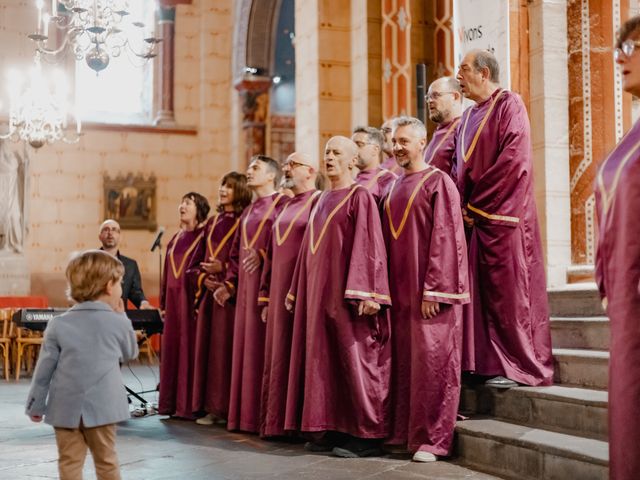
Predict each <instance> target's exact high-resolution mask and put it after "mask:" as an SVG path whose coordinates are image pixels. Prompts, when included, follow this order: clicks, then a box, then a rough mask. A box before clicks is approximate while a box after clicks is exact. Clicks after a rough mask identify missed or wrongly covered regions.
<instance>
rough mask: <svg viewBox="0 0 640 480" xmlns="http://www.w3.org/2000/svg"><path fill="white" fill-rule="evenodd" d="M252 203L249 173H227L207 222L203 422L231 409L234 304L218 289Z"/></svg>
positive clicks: (202, 274)
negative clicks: (221, 300)
mask: <svg viewBox="0 0 640 480" xmlns="http://www.w3.org/2000/svg"><path fill="white" fill-rule="evenodd" d="M250 203H251V191H250V190H249V188H248V187H247V177H245V176H244V175H242V174H241V173H237V172H231V173H228V174H226V175H225V176H224V177H223V178H222V183H221V185H220V190H219V201H218V211H217V212H216V214H215V215H214V216H213V217H211V218H210V219H209V222H208V223H207V226H206V227H205V232H204V238H203V241H204V244H205V245H204V249H205V261H204V262H202V263H200V266H199V268H198V271H197V272H196V273H197V274H198V291H197V293H196V297H197V298H196V302H200V303H199V307H198V321H197V327H196V340H195V341H196V347H195V371H194V381H193V411H194V412H202V411H205V412H207V415H205V416H204V417H202V418H199V419H198V420H197V423H199V424H201V425H211V424H212V423H214V421H215V420H216V419H218V420H224V421H226V419H227V414H228V412H229V384H230V382H231V347H232V345H233V316H234V314H235V306H234V305H233V304H231V303H227V304H225V306H223V307H221V306H220V305H218V304H217V303H216V302H215V301H214V299H213V292H214V291H215V289H216V288H217V287H218V286H219V285H220V283H221V282H222V281H224V277H225V275H226V270H227V266H228V262H229V250H230V249H231V242H232V240H233V235H234V234H235V232H236V230H237V229H238V225H239V224H240V215H241V214H242V212H243V210H244V209H245V208H246V207H247V205H249V204H250Z"/></svg>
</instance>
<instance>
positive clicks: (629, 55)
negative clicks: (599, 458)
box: [595, 16, 640, 480]
mask: <svg viewBox="0 0 640 480" xmlns="http://www.w3.org/2000/svg"><path fill="white" fill-rule="evenodd" d="M614 55H615V60H616V63H617V64H618V67H619V68H620V70H621V72H622V88H623V89H624V91H626V92H629V93H631V94H632V95H633V96H634V97H639V96H640V16H636V17H633V18H631V19H629V20H628V21H627V22H626V23H625V24H624V25H623V26H622V28H621V29H620V31H619V32H618V39H617V44H616V49H615V51H614ZM595 190H596V207H597V211H598V221H599V227H600V228H599V229H598V232H599V239H598V248H597V255H596V281H597V283H598V287H599V289H600V294H601V295H602V300H603V304H604V306H605V308H606V311H607V315H608V316H609V321H610V326H611V340H610V347H609V350H610V359H609V476H610V478H611V479H612V480H632V479H636V478H639V477H640V452H639V448H640V447H639V445H640V415H639V414H638V406H639V405H640V291H639V289H640V223H639V222H638V209H639V208H640V122H637V121H636V123H635V124H634V125H633V126H632V127H631V130H629V132H628V133H627V134H626V135H625V136H624V138H623V139H622V140H621V141H620V143H619V144H618V146H616V148H615V149H614V150H613V152H611V154H609V156H608V157H607V158H606V159H605V160H604V161H603V162H602V164H601V166H600V170H599V172H598V175H597V177H596V189H595Z"/></svg>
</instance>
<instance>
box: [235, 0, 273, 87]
mask: <svg viewBox="0 0 640 480" xmlns="http://www.w3.org/2000/svg"><path fill="white" fill-rule="evenodd" d="M280 4H281V0H239V1H238V2H237V4H236V11H235V21H234V25H235V29H234V42H233V43H234V54H233V74H234V79H235V82H236V83H237V82H239V81H241V80H242V78H243V76H244V73H245V72H244V70H243V69H244V67H253V68H257V69H258V72H257V74H258V75H260V76H264V77H270V76H271V74H272V70H273V53H274V51H275V45H274V44H275V41H274V32H275V31H276V28H277V21H278V12H279V11H280Z"/></svg>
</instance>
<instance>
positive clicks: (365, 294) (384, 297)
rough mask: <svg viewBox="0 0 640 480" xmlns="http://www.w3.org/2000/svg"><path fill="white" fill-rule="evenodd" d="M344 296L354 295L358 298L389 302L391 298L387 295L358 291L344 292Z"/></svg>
mask: <svg viewBox="0 0 640 480" xmlns="http://www.w3.org/2000/svg"><path fill="white" fill-rule="evenodd" d="M344 294H345V296H347V295H356V296H358V297H366V298H374V299H375V298H379V299H380V300H388V301H391V297H390V296H389V295H382V294H381V293H375V292H361V291H360V290H345V291H344Z"/></svg>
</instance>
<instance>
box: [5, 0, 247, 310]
mask: <svg viewBox="0 0 640 480" xmlns="http://www.w3.org/2000/svg"><path fill="white" fill-rule="evenodd" d="M18 3H24V2H18ZM3 4H4V2H3ZM34 11H35V9H34ZM3 12H4V7H0V15H2V13H3ZM232 16H233V0H216V1H215V2H210V1H206V0H195V1H194V2H193V4H192V5H181V6H178V7H177V19H176V43H175V47H176V68H175V110H176V120H177V123H178V125H180V126H194V127H196V128H197V135H183V134H173V133H155V132H117V131H116V132H114V131H101V130H87V131H86V132H85V136H84V137H83V138H82V140H81V141H80V143H79V144H76V145H65V144H61V143H58V144H55V145H53V146H45V147H43V148H42V149H41V150H40V151H39V152H37V153H35V154H33V155H32V158H31V181H32V195H31V201H30V215H31V219H30V220H31V231H30V235H29V237H28V240H27V245H26V255H27V258H28V260H29V263H30V266H31V279H32V294H34V295H47V296H49V298H50V301H51V303H52V304H58V305H59V304H63V303H64V278H63V273H64V268H65V265H66V261H67V258H68V256H69V254H70V252H72V251H74V250H78V249H84V248H92V247H95V246H97V245H98V241H97V233H98V232H97V229H98V225H99V224H100V222H101V221H102V219H103V208H104V205H103V199H102V195H103V186H102V176H103V174H104V173H108V174H109V175H110V176H111V177H113V176H115V175H117V174H118V173H123V174H124V173H128V172H132V173H134V174H135V173H142V174H144V175H150V174H155V176H156V177H157V181H158V191H157V194H158V212H157V216H158V224H159V225H162V226H165V227H166V229H167V236H166V237H165V241H164V243H165V245H166V243H167V241H168V240H169V238H170V235H171V234H173V233H174V232H175V231H176V230H177V227H178V222H177V205H178V203H179V201H180V198H181V196H182V195H183V194H184V193H186V192H188V191H191V190H195V191H199V192H201V193H202V194H204V195H206V196H208V198H209V199H210V201H211V202H212V203H215V201H216V195H217V188H218V181H219V179H220V177H221V176H222V175H223V174H224V173H226V172H227V171H229V170H230V169H231V168H234V167H235V166H236V165H237V156H236V155H232V151H233V149H237V144H238V142H237V138H235V137H234V135H231V134H230V128H229V119H230V118H233V116H234V109H235V106H232V103H233V102H234V101H235V99H236V92H235V91H234V90H233V88H232V85H231V71H230V70H231V51H232V31H233V19H232ZM2 18H5V19H6V16H4V17H2ZM2 18H0V20H2ZM5 33H6V30H0V40H3V37H2V36H3V35H5ZM3 44H4V45H7V43H6V42H3ZM3 51H5V52H6V51H7V49H3ZM2 59H3V57H0V60H2ZM3 64H4V62H3ZM3 67H4V65H0V68H3ZM0 73H1V72H0ZM235 117H236V118H237V114H235ZM234 130H235V131H237V130H239V129H233V128H232V129H231V132H233V131H234ZM153 238H154V232H149V231H136V230H126V231H123V232H122V245H121V251H122V252H123V253H124V254H126V255H128V256H131V257H133V258H135V259H136V260H137V261H138V263H139V265H140V269H141V272H142V276H143V284H144V287H145V291H146V292H147V294H149V295H155V294H157V291H158V287H157V284H158V281H157V279H158V259H157V254H156V253H150V252H149V247H150V246H151V243H152V241H153Z"/></svg>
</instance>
